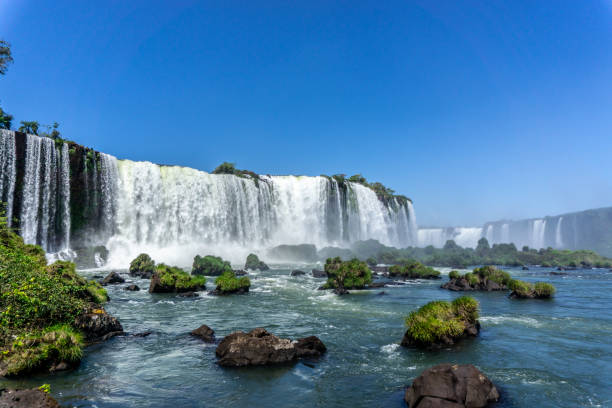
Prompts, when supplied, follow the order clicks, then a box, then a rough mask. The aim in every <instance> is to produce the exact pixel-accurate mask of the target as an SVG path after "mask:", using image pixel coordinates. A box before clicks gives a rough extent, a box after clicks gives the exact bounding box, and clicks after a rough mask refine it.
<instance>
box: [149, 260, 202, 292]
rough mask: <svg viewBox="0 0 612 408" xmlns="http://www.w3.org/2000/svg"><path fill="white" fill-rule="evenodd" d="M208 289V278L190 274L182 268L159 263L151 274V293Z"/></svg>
mask: <svg viewBox="0 0 612 408" xmlns="http://www.w3.org/2000/svg"><path fill="white" fill-rule="evenodd" d="M203 289H206V278H205V277H203V276H190V275H189V274H188V273H186V272H185V271H183V270H182V269H180V268H177V267H174V266H168V265H164V264H159V265H157V266H156V267H155V273H154V274H153V276H151V284H150V285H149V292H150V293H185V292H196V291H199V290H203Z"/></svg>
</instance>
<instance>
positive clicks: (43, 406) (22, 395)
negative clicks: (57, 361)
mask: <svg viewBox="0 0 612 408" xmlns="http://www.w3.org/2000/svg"><path fill="white" fill-rule="evenodd" d="M22 407H23V408H60V404H59V403H58V402H57V401H56V400H55V399H54V398H53V397H52V396H51V395H49V394H47V393H46V392H44V391H41V390H39V389H38V388H32V389H29V390H13V389H0V408H22Z"/></svg>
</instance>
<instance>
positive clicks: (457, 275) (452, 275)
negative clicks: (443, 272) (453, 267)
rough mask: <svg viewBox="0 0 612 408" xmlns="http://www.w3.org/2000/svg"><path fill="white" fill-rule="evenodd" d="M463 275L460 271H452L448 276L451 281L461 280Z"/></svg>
mask: <svg viewBox="0 0 612 408" xmlns="http://www.w3.org/2000/svg"><path fill="white" fill-rule="evenodd" d="M460 277H461V274H460V273H459V272H458V271H450V272H449V274H448V278H449V279H459V278H460Z"/></svg>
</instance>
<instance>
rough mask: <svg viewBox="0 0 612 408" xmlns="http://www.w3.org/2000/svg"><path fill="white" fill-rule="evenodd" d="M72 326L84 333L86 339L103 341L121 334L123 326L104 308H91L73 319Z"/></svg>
mask: <svg viewBox="0 0 612 408" xmlns="http://www.w3.org/2000/svg"><path fill="white" fill-rule="evenodd" d="M74 326H75V327H76V328H78V329H80V330H81V331H83V333H84V334H85V337H86V338H87V340H88V341H104V340H107V339H109V338H111V337H113V336H116V335H119V334H123V327H122V326H121V323H119V320H117V318H116V317H113V316H111V315H109V314H108V313H106V311H105V310H104V309H91V310H89V311H88V312H87V313H83V314H82V315H79V316H77V317H76V319H75V320H74Z"/></svg>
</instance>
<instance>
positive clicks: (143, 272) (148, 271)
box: [130, 254, 155, 279]
mask: <svg viewBox="0 0 612 408" xmlns="http://www.w3.org/2000/svg"><path fill="white" fill-rule="evenodd" d="M154 272H155V262H153V259H151V257H150V256H149V255H148V254H140V255H138V256H137V257H136V258H134V259H133V260H132V262H130V276H138V277H140V278H143V279H150V278H151V276H153V273H154Z"/></svg>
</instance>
